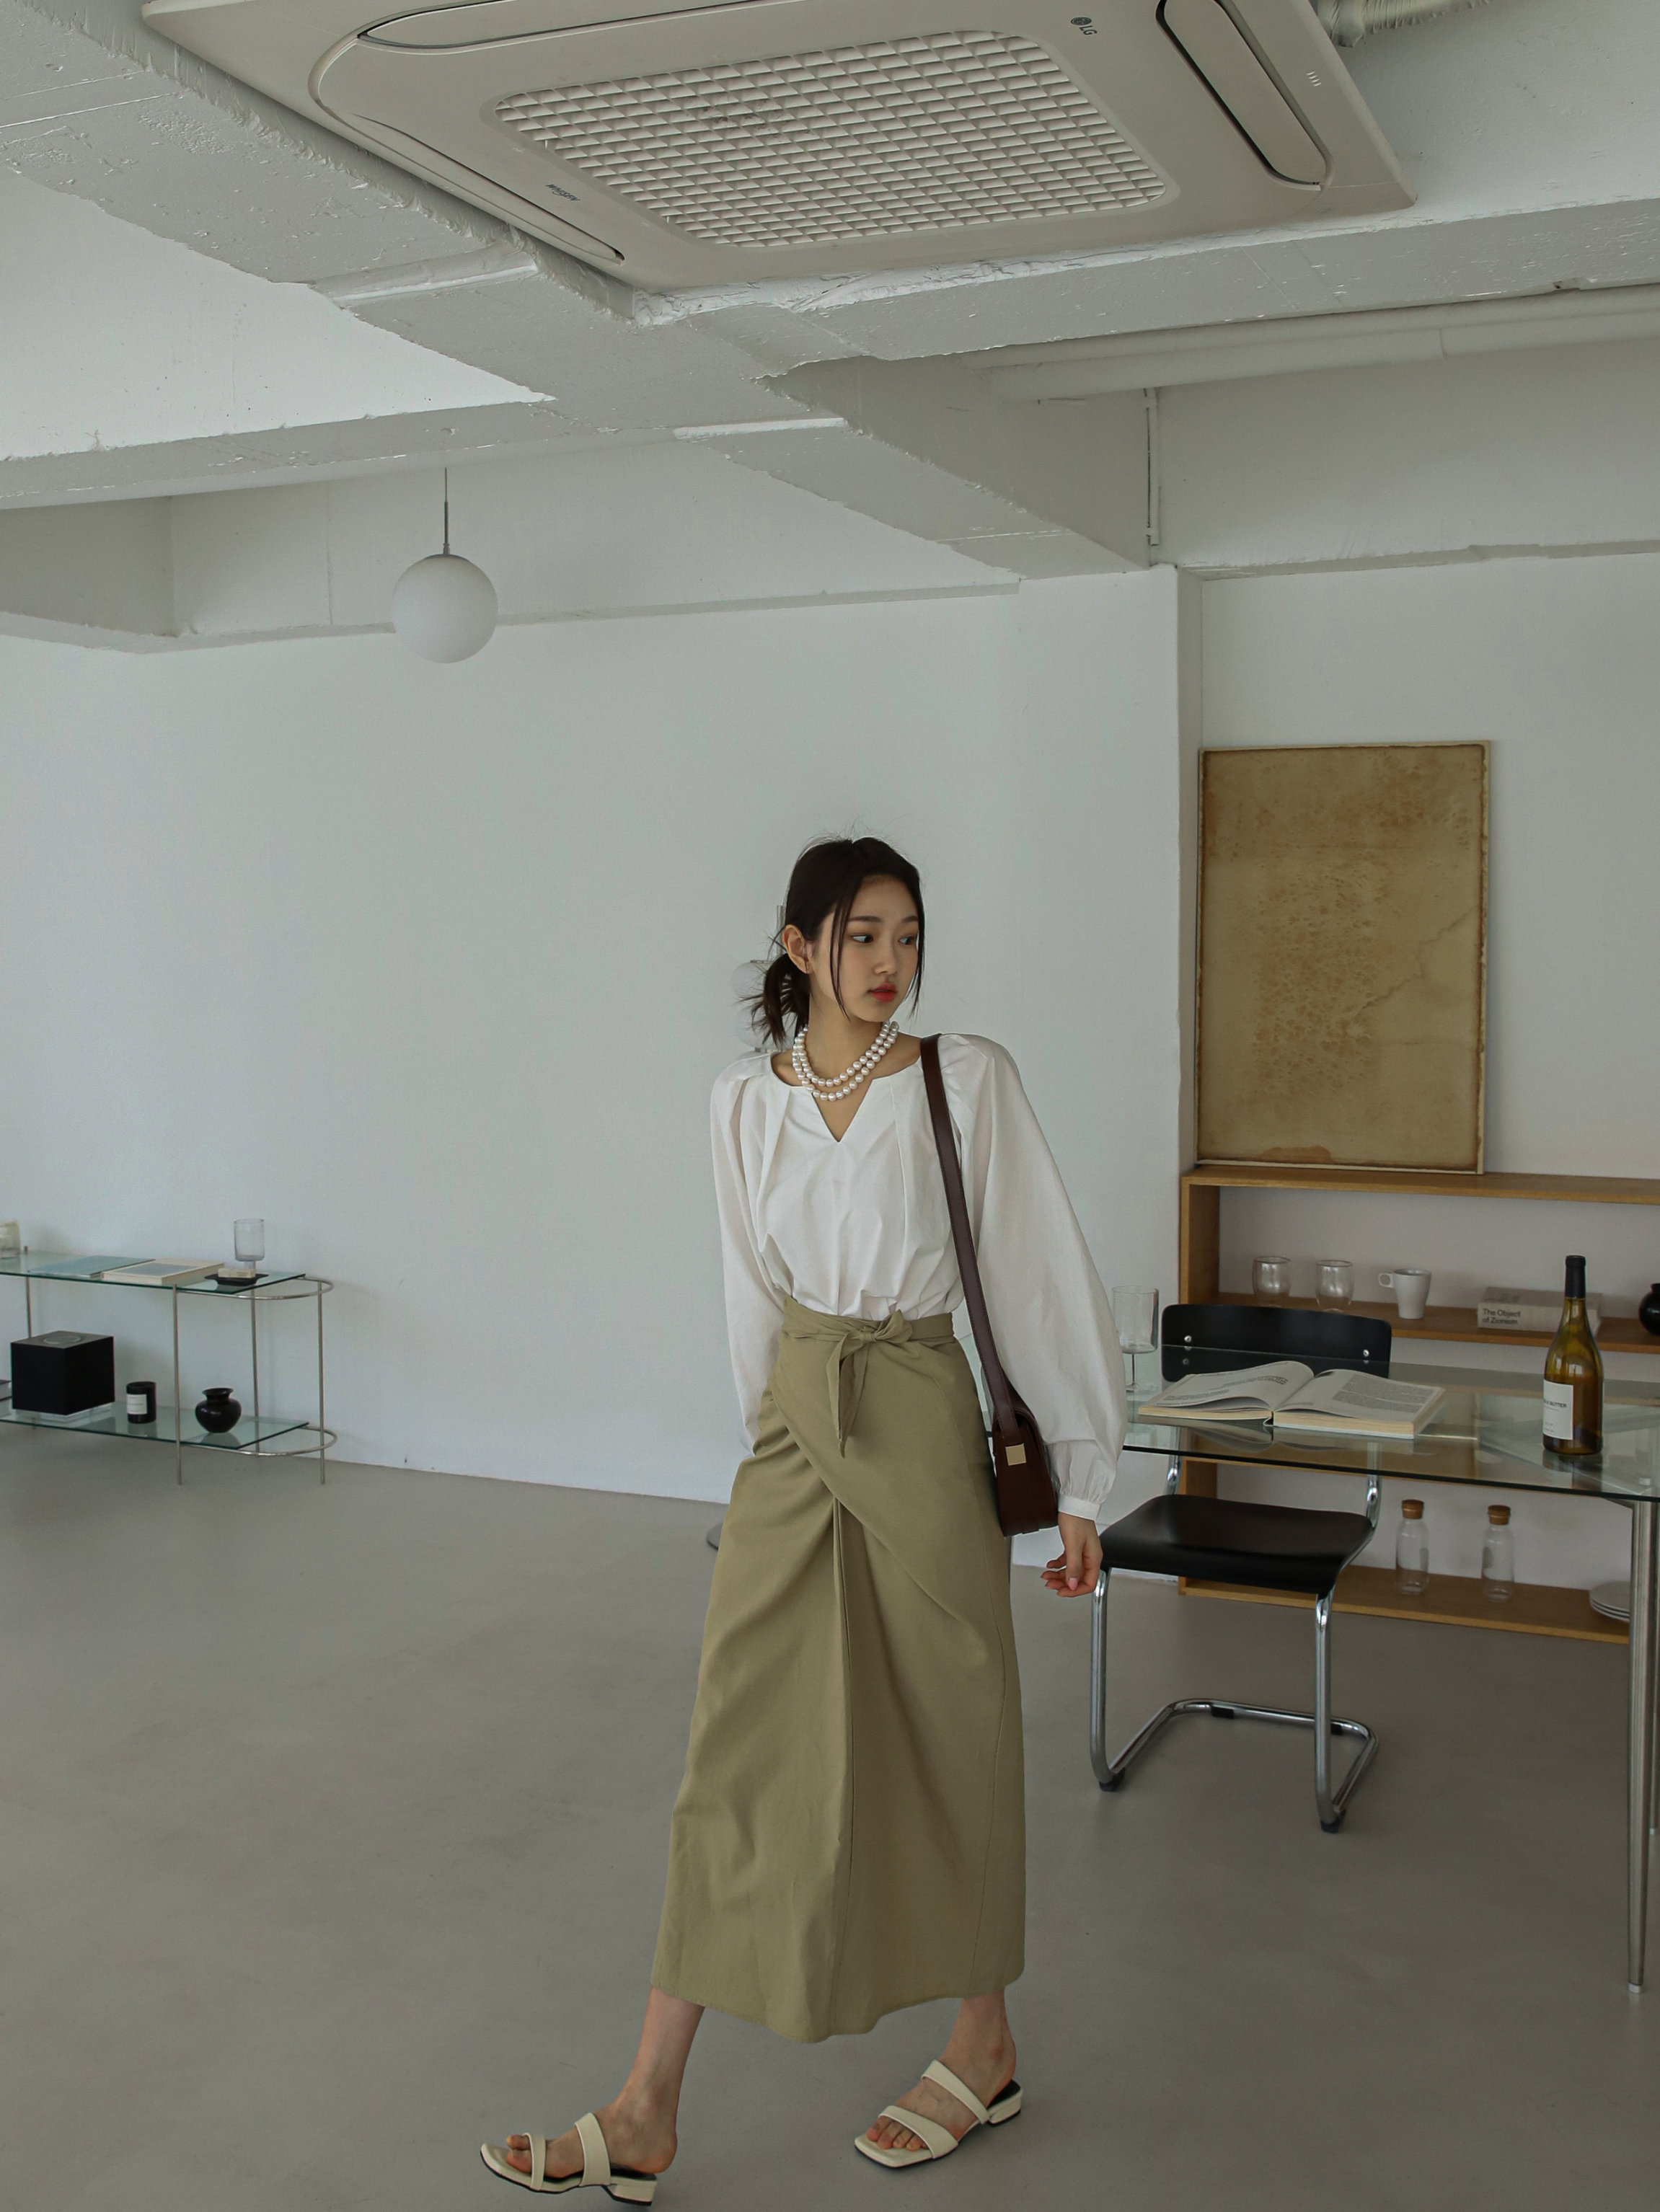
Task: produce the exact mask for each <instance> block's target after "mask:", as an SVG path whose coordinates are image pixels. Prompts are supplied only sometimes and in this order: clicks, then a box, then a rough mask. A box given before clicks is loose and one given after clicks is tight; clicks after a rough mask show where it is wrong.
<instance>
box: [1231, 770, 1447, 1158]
mask: <svg viewBox="0 0 1660 2212" xmlns="http://www.w3.org/2000/svg"><path fill="white" fill-rule="evenodd" d="M1486 1048H1487V746H1486V745H1485V744H1401V745H1284V746H1252V747H1243V748H1240V749H1239V750H1231V749H1229V750H1210V751H1206V752H1204V753H1201V756H1200V828H1199V988H1198V1068H1197V1076H1198V1084H1197V1089H1198V1125H1199V1127H1198V1134H1199V1157H1200V1158H1201V1160H1215V1161H1237V1162H1251V1161H1258V1162H1263V1163H1268V1162H1274V1163H1287V1162H1298V1161H1301V1162H1306V1163H1307V1164H1310V1165H1318V1166H1328V1167H1377V1168H1444V1169H1447V1170H1462V1171H1463V1172H1465V1173H1475V1172H1479V1171H1480V1170H1481V1163H1482V1108H1483V1085H1484V1081H1485V1070H1486Z"/></svg>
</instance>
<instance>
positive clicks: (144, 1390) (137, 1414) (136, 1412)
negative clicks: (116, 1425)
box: [127, 1383, 155, 1421]
mask: <svg viewBox="0 0 1660 2212" xmlns="http://www.w3.org/2000/svg"><path fill="white" fill-rule="evenodd" d="M127 1419H129V1420H130V1421H153V1420H154V1419H155V1383H128V1385H127Z"/></svg>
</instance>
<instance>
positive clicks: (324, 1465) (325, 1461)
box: [317, 1282, 329, 1482]
mask: <svg viewBox="0 0 1660 2212" xmlns="http://www.w3.org/2000/svg"><path fill="white" fill-rule="evenodd" d="M327 1287H328V1285H327V1284H325V1283H322V1282H319V1284H318V1285H317V1480H319V1482H326V1481H327V1480H328V1479H329V1424H328V1413H327V1411H326V1409H325V1407H324V1404H323V1293H324V1291H325V1290H326V1289H327Z"/></svg>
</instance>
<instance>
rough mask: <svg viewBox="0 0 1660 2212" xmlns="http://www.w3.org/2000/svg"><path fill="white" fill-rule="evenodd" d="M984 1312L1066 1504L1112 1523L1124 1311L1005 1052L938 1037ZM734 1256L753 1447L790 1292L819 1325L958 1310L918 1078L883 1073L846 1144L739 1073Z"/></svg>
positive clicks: (728, 1127)
mask: <svg viewBox="0 0 1660 2212" xmlns="http://www.w3.org/2000/svg"><path fill="white" fill-rule="evenodd" d="M939 1066H940V1072H941V1073H942V1074H943V1075H944V1077H945V1083H946V1100H947V1103H949V1105H950V1108H951V1118H952V1125H953V1127H955V1129H956V1131H957V1139H958V1152H959V1155H960V1157H961V1158H962V1161H963V1180H964V1186H965V1188H966V1190H967V1194H968V1201H969V1218H970V1224H971V1225H972V1227H973V1230H974V1241H975V1249H976V1252H977V1254H978V1255H979V1260H980V1273H981V1278H982V1281H983V1283H984V1285H985V1291H986V1306H987V1310H988V1312H989V1314H990V1316H991V1325H992V1333H993V1334H994V1337H995V1339H996V1341H997V1349H998V1352H999V1353H1000V1355H1001V1358H1002V1361H1003V1365H1004V1367H1005V1369H1006V1370H1007V1372H1008V1374H1009V1376H1010V1377H1011V1378H1012V1381H1013V1382H1014V1383H1015V1386H1016V1388H1017V1389H1018V1390H1019V1393H1020V1395H1021V1396H1022V1397H1023V1398H1024V1399H1025V1401H1026V1403H1027V1404H1028V1405H1029V1406H1030V1407H1031V1410H1032V1413H1033V1415H1034V1417H1035V1418H1036V1419H1037V1426H1038V1430H1039V1432H1040V1433H1041V1435H1042V1436H1043V1441H1044V1443H1046V1444H1047V1445H1048V1446H1049V1464H1050V1467H1051V1468H1052V1469H1053V1472H1054V1475H1055V1488H1056V1490H1057V1492H1059V1493H1060V1510H1061V1512H1063V1513H1076V1514H1079V1515H1081V1516H1084V1517H1085V1518H1086V1519H1089V1520H1095V1519H1097V1518H1098V1516H1099V1514H1100V1510H1101V1507H1102V1505H1103V1504H1104V1502H1105V1499H1106V1496H1107V1492H1108V1491H1109V1490H1110V1487H1111V1486H1112V1479H1113V1475H1114V1474H1115V1473H1116V1469H1117V1462H1118V1453H1119V1449H1120V1446H1121V1445H1122V1443H1123V1438H1124V1421H1125V1414H1124V1370H1123V1362H1122V1359H1121V1358H1120V1356H1119V1350H1118V1335H1117V1332H1116V1329H1115V1328H1114V1326H1113V1320H1112V1310H1111V1307H1110V1305H1109V1304H1108V1301H1107V1294H1106V1292H1105V1291H1104V1290H1103V1289H1102V1287H1101V1279H1100V1277H1099V1276H1098V1274H1097V1273H1096V1272H1095V1263H1094V1261H1092V1260H1091V1257H1090V1254H1089V1247H1088V1246H1087V1245H1086V1244H1085V1242H1084V1234H1083V1231H1081V1230H1080V1229H1079V1226H1078V1221H1077V1218H1076V1216H1075V1215H1074V1214H1073V1210H1072V1206H1071V1203H1070V1201H1069V1200H1068V1199H1067V1194H1066V1189H1065V1188H1064V1186H1063V1185H1062V1183H1061V1176H1060V1171H1059V1170H1058V1169H1057V1168H1056V1166H1055V1161H1054V1158H1053V1157H1052V1155H1051V1154H1050V1152H1049V1146H1048V1145H1047V1144H1046V1143H1045V1142H1044V1140H1043V1131H1042V1130H1041V1129H1040V1128H1039V1127H1038V1126H1037V1115H1035V1114H1034V1113H1033V1112H1032V1110H1031V1103H1030V1102H1029V1101H1028V1099H1027V1097H1026V1094H1025V1091H1024V1090H1023V1089H1022V1087H1021V1083H1020V1074H1019V1071H1018V1068H1017V1067H1016V1066H1015V1064H1014V1062H1013V1060H1011V1059H1010V1057H1009V1055H1008V1054H1007V1053H1006V1052H1005V1051H1004V1050H1003V1048H1002V1047H1001V1046H1000V1045H996V1044H992V1043H990V1042H988V1041H987V1039H986V1038H984V1037H976V1036H942V1037H941V1038H940V1040H939ZM710 1118H711V1121H712V1124H713V1136H714V1183H715V1190H716V1194H717V1195H718V1197H719V1200H720V1206H721V1243H722V1246H723V1249H724V1255H725V1260H726V1281H727V1333H728V1335H729V1338H730V1340H731V1345H732V1365H733V1376H734V1377H735V1379H736V1381H737V1384H738V1396H739V1403H740V1404H741V1406H742V1407H743V1413H744V1425H745V1429H746V1430H747V1431H748V1434H749V1438H750V1442H751V1443H754V1441H755V1433H756V1423H757V1415H758V1413H759V1411H760V1405H761V1395H762V1392H763V1390H764V1389H765V1388H766V1383H767V1377H768V1376H769V1374H770V1373H771V1371H772V1364H773V1360H774V1358H775V1355H776V1352H777V1350H778V1334H779V1328H780V1325H781V1322H782V1319H783V1311H784V1299H785V1297H786V1296H788V1297H793V1298H794V1299H795V1300H796V1301H797V1303H798V1304H801V1305H804V1306H810V1307H812V1310H814V1311H815V1312H817V1313H825V1314H844V1315H847V1316H856V1317H857V1318H859V1319H860V1320H863V1321H885V1320H886V1318H887V1316H889V1315H890V1314H891V1313H892V1312H893V1311H894V1310H896V1309H897V1310H900V1311H902V1312H903V1313H904V1314H906V1315H907V1316H909V1318H910V1319H911V1320H913V1321H921V1320H922V1319H924V1318H926V1317H927V1316H929V1315H931V1314H944V1313H951V1312H952V1311H953V1310H955V1308H956V1307H958V1305H960V1304H962V1302H963V1285H962V1279H961V1278H960V1276H959V1275H958V1271H957V1255H956V1252H955V1250H954V1249H953V1248H952V1234H951V1216H950V1214H949V1213H948V1212H947V1211H946V1187H945V1183H944V1181H943V1180H942V1178H941V1176H940V1173H939V1154H938V1153H937V1152H936V1151H935V1149H934V1142H933V1122H932V1121H931V1120H930V1118H929V1115H928V1103H927V1090H926V1087H925V1085H924V1081H923V1076H922V1070H921V1064H920V1063H918V1064H916V1065H915V1066H910V1067H907V1068H902V1069H901V1070H900V1071H899V1073H897V1074H896V1075H884V1076H878V1077H877V1078H876V1079H874V1080H873V1082H872V1083H871V1085H870V1086H869V1088H868V1089H867V1091H866V1093H865V1096H864V1097H863V1098H862V1099H861V1100H860V1103H859V1110H858V1111H857V1113H855V1114H854V1117H853V1121H852V1122H851V1123H850V1125H849V1126H848V1130H847V1133H846V1134H845V1135H844V1136H843V1137H842V1139H841V1140H840V1142H839V1143H838V1142H837V1140H836V1139H835V1138H834V1137H833V1136H832V1135H831V1134H830V1129H829V1127H827V1126H826V1124H825V1121H824V1115H822V1114H821V1113H820V1111H819V1109H818V1104H817V1102H816V1101H815V1100H814V1099H813V1097H812V1095H811V1093H810V1092H808V1091H805V1090H803V1089H801V1088H800V1086H799V1085H794V1084H789V1083H786V1082H785V1081H784V1080H783V1079H782V1078H781V1076H779V1075H778V1074H777V1073H775V1070H774V1068H773V1066H772V1063H771V1061H770V1060H769V1058H768V1056H767V1055H766V1054H764V1053H757V1054H753V1055H751V1057H749V1058H747V1059H744V1060H738V1061H737V1062H735V1063H734V1065H733V1066H731V1067H729V1068H727V1071H726V1073H724V1074H723V1075H722V1076H721V1077H720V1079H718V1080H717V1082H716V1084H715V1086H714V1097H713V1098H712V1100H711V1101H710Z"/></svg>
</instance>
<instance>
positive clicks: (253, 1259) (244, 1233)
mask: <svg viewBox="0 0 1660 2212" xmlns="http://www.w3.org/2000/svg"><path fill="white" fill-rule="evenodd" d="M236 1256H237V1258H238V1259H239V1260H240V1261H241V1262H242V1264H243V1266H244V1267H246V1266H248V1265H249V1264H250V1263H252V1265H253V1266H255V1267H258V1264H259V1262H260V1261H261V1260H263V1259H264V1258H265V1223H264V1222H263V1221H259V1220H257V1219H256V1218H254V1217H253V1215H252V1214H249V1215H248V1216H246V1218H244V1219H243V1220H241V1221H239V1222H238V1223H237V1225H236Z"/></svg>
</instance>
